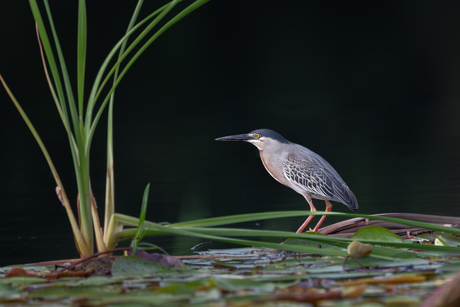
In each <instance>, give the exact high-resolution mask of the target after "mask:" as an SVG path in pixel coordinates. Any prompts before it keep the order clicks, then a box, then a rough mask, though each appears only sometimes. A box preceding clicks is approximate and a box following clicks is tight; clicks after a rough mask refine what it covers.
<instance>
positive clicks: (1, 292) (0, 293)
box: [0, 284, 25, 299]
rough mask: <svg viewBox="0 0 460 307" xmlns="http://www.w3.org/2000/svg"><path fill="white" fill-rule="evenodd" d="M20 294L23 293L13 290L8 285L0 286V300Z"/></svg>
mask: <svg viewBox="0 0 460 307" xmlns="http://www.w3.org/2000/svg"><path fill="white" fill-rule="evenodd" d="M21 293H25V292H22V291H21V290H19V289H17V288H14V287H12V286H10V285H4V284H0V299H7V298H11V297H12V296H16V295H18V294H21Z"/></svg>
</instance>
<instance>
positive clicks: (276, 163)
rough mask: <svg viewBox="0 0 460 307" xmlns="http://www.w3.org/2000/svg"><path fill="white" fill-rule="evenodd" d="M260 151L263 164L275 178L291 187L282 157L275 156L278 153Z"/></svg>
mask: <svg viewBox="0 0 460 307" xmlns="http://www.w3.org/2000/svg"><path fill="white" fill-rule="evenodd" d="M259 153H260V159H261V160H262V164H263V165H264V167H265V169H266V170H267V172H268V173H269V174H270V175H271V176H272V177H273V178H275V180H276V181H278V182H279V183H281V184H284V185H285V186H288V187H289V186H290V185H289V181H288V180H287V179H286V177H285V176H284V173H283V163H282V161H281V159H279V158H277V157H275V156H276V155H271V154H269V153H267V152H266V151H263V150H261V151H260V152H259Z"/></svg>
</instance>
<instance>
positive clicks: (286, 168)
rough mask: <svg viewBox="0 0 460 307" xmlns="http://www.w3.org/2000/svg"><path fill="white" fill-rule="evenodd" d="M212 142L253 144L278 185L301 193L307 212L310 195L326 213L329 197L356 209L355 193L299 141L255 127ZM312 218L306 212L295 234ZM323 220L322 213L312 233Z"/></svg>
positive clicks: (311, 206)
mask: <svg viewBox="0 0 460 307" xmlns="http://www.w3.org/2000/svg"><path fill="white" fill-rule="evenodd" d="M216 141H244V142H249V143H251V144H253V145H254V146H256V147H257V148H258V149H259V153H260V158H261V160H262V163H263V165H264V166H265V169H266V170H267V172H268V173H269V174H270V175H272V177H273V178H275V179H276V180H277V181H278V182H280V183H281V184H284V185H285V186H288V187H290V188H291V189H293V190H294V191H296V192H297V193H299V194H302V195H303V197H305V199H306V200H307V202H308V204H309V205H310V211H316V208H315V206H313V201H312V198H316V199H322V200H324V201H325V202H326V210H325V211H326V212H330V211H331V210H332V205H331V203H330V202H329V201H330V200H332V201H336V202H339V203H342V204H344V205H346V206H347V207H348V208H350V210H352V211H356V210H358V201H357V200H356V197H355V195H354V194H353V192H351V190H350V188H349V187H348V186H347V184H346V183H345V181H343V179H342V177H340V175H339V173H337V171H336V170H335V169H334V168H333V167H332V166H331V165H330V164H329V163H328V162H327V161H326V160H324V159H323V158H322V157H320V156H319V155H318V154H316V153H314V152H313V151H311V150H309V149H307V148H305V147H303V146H301V145H299V144H295V143H291V142H289V141H288V140H286V139H285V138H284V137H282V136H281V135H280V134H279V133H277V132H275V131H273V130H270V129H258V130H254V131H252V132H250V133H247V134H238V135H230V136H224V137H221V138H217V139H216ZM313 217H314V215H310V216H309V217H308V218H307V220H306V221H305V222H304V223H303V224H302V225H301V226H300V228H299V229H298V230H297V233H301V232H302V231H303V230H304V229H305V227H307V225H308V223H310V221H311V220H312V219H313ZM325 219H326V215H323V216H322V217H321V219H320V220H319V222H318V224H317V225H316V227H315V228H314V229H313V231H314V232H315V233H316V232H317V231H318V229H319V227H320V226H321V224H322V223H323V222H324V220H325ZM310 230H311V229H310Z"/></svg>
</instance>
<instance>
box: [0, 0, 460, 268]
mask: <svg viewBox="0 0 460 307" xmlns="http://www.w3.org/2000/svg"><path fill="white" fill-rule="evenodd" d="M92 5H96V4H88V12H89V13H88V14H89V16H88V17H89V20H90V22H89V24H88V28H89V29H88V31H89V33H90V36H89V39H88V40H89V51H88V52H89V55H88V61H89V64H88V72H87V73H88V76H93V75H94V73H95V71H96V69H97V67H98V65H99V64H98V63H100V61H101V60H102V57H103V56H104V54H106V53H107V52H108V51H109V47H110V46H112V45H113V44H114V43H115V42H116V40H117V38H118V37H119V36H120V35H121V33H123V31H124V27H125V24H127V22H128V19H129V16H128V14H127V12H126V10H127V9H126V5H125V3H124V2H123V4H122V3H121V2H120V3H118V4H117V3H116V2H115V4H114V5H113V7H111V8H105V9H108V10H111V11H109V12H108V13H104V12H103V8H101V7H96V6H92ZM157 5H158V3H149V4H146V6H150V8H147V9H146V10H150V11H152V10H153V7H156V6H157ZM237 5H238V3H232V2H225V1H211V2H210V3H208V4H206V5H205V6H204V7H202V8H201V9H199V10H198V11H196V12H195V13H193V15H191V16H189V17H188V18H187V19H185V20H183V21H181V22H180V23H178V24H177V25H175V27H174V28H172V29H170V30H168V31H167V32H166V33H165V34H164V36H162V37H161V38H160V39H159V40H158V41H157V42H156V45H155V44H154V45H152V47H151V49H150V50H149V52H148V53H146V54H144V56H143V57H142V58H141V61H140V62H139V64H137V65H135V66H134V67H133V68H132V71H131V72H130V73H128V74H127V76H126V79H125V80H123V82H122V83H121V87H120V88H119V90H118V91H117V98H116V110H115V126H116V127H115V163H116V166H115V170H116V189H117V190H116V209H117V212H120V213H124V214H128V215H133V216H137V215H138V214H139V210H140V204H141V198H142V193H143V190H144V188H145V186H146V184H147V183H148V182H150V183H151V193H150V205H149V209H148V217H147V218H148V219H149V220H152V221H157V222H162V221H168V222H178V221H186V220H192V219H199V218H206V217H215V216H222V215H229V214H242V213H253V212H262V211H275V210H299V209H305V210H307V209H308V205H307V203H306V202H305V200H304V199H303V197H302V196H300V195H298V194H297V193H295V192H293V191H292V190H290V189H288V188H286V187H284V186H282V185H280V184H279V183H277V182H276V181H275V180H273V179H272V178H271V177H270V175H269V174H268V173H266V171H265V170H264V168H263V166H262V163H261V162H260V159H259V158H258V154H257V150H256V149H255V147H253V146H252V145H250V144H244V143H221V142H215V141H214V139H215V138H216V137H220V136H224V135H229V134H237V133H244V132H249V131H251V130H254V129H257V128H271V129H274V130H276V131H278V132H279V133H281V134H282V135H283V136H284V137H286V138H287V139H288V140H290V141H292V142H295V143H299V144H302V145H304V146H306V147H308V148H310V149H311V150H313V151H315V152H317V153H318V154H320V155H321V156H323V157H324V158H325V159H327V160H328V161H329V162H330V163H331V164H332V165H333V166H334V167H335V168H336V170H337V171H338V172H339V173H340V174H341V176H342V177H343V178H344V179H345V181H346V182H347V184H348V185H349V186H350V188H351V189H352V190H353V192H354V193H355V195H356V196H357V198H358V202H359V204H360V211H359V212H362V213H366V214H373V213H380V212H412V213H424V214H437V215H453V216H459V215H460V212H459V209H458V202H459V200H460V189H459V186H460V178H459V177H460V176H459V171H460V159H459V157H460V146H459V137H460V121H459V120H458V117H459V114H460V105H459V97H460V95H459V90H458V89H459V88H460V87H459V86H458V82H459V81H458V80H460V78H459V72H460V69H459V64H460V61H458V55H459V54H460V44H459V42H460V40H459V38H458V35H457V33H458V30H460V21H459V20H458V18H457V17H456V16H458V13H460V10H459V5H458V4H454V3H450V4H443V6H441V5H438V4H432V3H430V4H429V5H428V2H426V3H425V2H413V3H412V2H404V3H400V2H389V3H366V4H362V5H356V4H354V5H353V4H349V3H347V4H345V3H342V2H327V3H310V2H304V1H301V2H300V1H299V2H295V1H294V2H293V3H292V5H289V6H287V7H284V6H283V7H280V5H279V2H278V1H276V2H275V1H273V2H271V1H251V2H250V3H245V6H244V7H237ZM51 6H52V8H54V10H53V12H56V13H55V15H56V20H55V22H56V24H57V25H58V29H62V30H60V31H61V32H59V33H60V35H61V36H62V38H61V39H62V41H61V43H62V45H63V49H64V51H65V52H68V54H69V55H68V58H69V59H70V60H68V61H70V62H69V63H73V62H72V61H73V58H72V56H74V50H75V39H74V36H73V35H74V34H75V27H74V22H75V18H74V19H72V18H70V17H69V14H70V16H73V15H71V13H70V12H73V11H71V8H68V7H67V8H66V7H64V6H63V5H62V4H60V3H58V2H57V3H53V2H51ZM61 6H62V7H61ZM182 7H183V6H182ZM129 9H130V10H131V9H132V8H129ZM111 14H112V15H111ZM0 15H1V16H0V17H1V18H0V23H1V24H0V29H2V30H0V41H2V44H1V45H0V73H2V75H3V76H4V77H5V79H6V81H7V82H8V84H9V85H10V87H11V89H12V90H13V92H14V93H15V94H16V96H17V98H18V100H19V101H20V102H21V103H22V104H23V107H24V109H25V110H26V112H27V113H28V114H29V116H30V117H31V119H32V121H33V123H34V124H35V125H36V127H37V130H38V131H39V133H40V134H41V135H42V137H43V140H44V142H45V144H46V145H47V146H48V148H49V151H50V154H51V156H52V158H53V159H54V160H55V164H56V167H57V169H58V171H59V174H60V176H61V178H62V180H63V182H64V184H65V186H66V187H67V193H68V194H69V197H71V199H72V201H73V202H75V199H76V190H75V178H74V175H73V173H72V172H73V167H72V165H71V158H70V153H69V145H68V144H67V140H66V135H65V133H64V131H63V129H62V124H61V123H60V121H59V116H58V114H57V112H56V110H55V107H54V104H53V102H52V100H51V97H50V95H49V93H48V88H47V84H46V82H45V79H44V76H43V72H42V67H41V63H40V59H39V55H38V51H37V47H36V39H35V37H34V32H33V20H32V17H31V14H30V13H29V9H28V7H27V5H26V3H13V2H11V3H9V4H7V7H4V8H2V9H0ZM97 16H111V17H112V19H110V18H109V17H107V19H104V18H102V17H100V18H98V17H97ZM114 20H116V22H114ZM99 21H100V22H99ZM11 28H15V29H16V30H15V32H14V33H13V32H10V31H7V30H6V29H11ZM92 33H94V34H92ZM69 70H70V71H71V73H72V77H73V76H74V74H73V73H74V67H73V65H72V66H71V65H70V64H69ZM89 86H90V85H89V84H88V86H87V87H88V88H89ZM0 102H1V115H2V120H1V121H0V125H1V127H0V144H1V145H0V146H1V147H0V148H1V150H0V199H1V200H0V202H1V203H0V265H6V264H11V263H24V262H31V261H43V260H50V259H61V258H73V257H77V253H76V250H75V248H74V243H73V238H72V234H71V229H70V225H69V222H68V219H67V216H66V214H65V211H64V209H63V207H62V206H61V205H60V203H59V201H58V200H57V198H56V197H55V194H54V188H55V184H54V181H53V178H52V176H51V174H50V171H49V168H48V166H47V164H46V162H45V159H44V158H43V156H42V154H41V152H40V150H39V148H38V146H37V145H36V143H35V141H34V139H33V137H32V136H31V134H30V132H29V131H28V130H27V127H26V125H25V124H24V123H23V122H22V119H21V118H20V116H19V115H18V114H17V111H16V110H15V109H14V106H13V105H12V103H11V102H10V101H9V99H8V97H7V95H5V93H4V92H3V91H0ZM104 135H105V122H104V120H102V122H101V124H100V126H99V128H98V131H97V133H96V136H95V140H94V143H93V146H92V183H93V190H94V192H95V195H96V198H97V200H98V202H99V204H100V207H101V209H102V207H103V197H104V189H105V181H104V180H105V179H104V176H105V138H104ZM315 204H316V206H317V208H318V209H319V210H323V209H324V204H323V202H321V201H315ZM333 210H335V211H341V212H349V211H348V209H347V208H346V207H345V206H343V205H341V204H334V207H333ZM101 213H102V211H101ZM304 218H305V217H298V218H291V219H275V220H267V221H260V222H254V223H246V224H244V225H241V226H242V227H245V228H260V229H280V230H288V231H295V230H296V229H297V227H298V226H299V224H300V223H301V222H303V220H304ZM334 221H336V219H334V218H328V219H327V220H326V223H332V222H334ZM152 242H154V243H156V244H158V245H160V246H162V247H165V248H166V249H167V250H168V251H169V252H171V253H173V254H187V253H191V252H192V251H191V250H190V248H191V247H192V246H194V245H195V244H196V243H198V242H200V240H194V239H189V238H172V237H168V238H162V239H155V240H152ZM223 246H224V245H222V244H219V243H213V245H211V246H206V247H204V248H205V249H207V248H218V247H223Z"/></svg>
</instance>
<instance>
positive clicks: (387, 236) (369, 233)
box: [352, 226, 404, 243]
mask: <svg viewBox="0 0 460 307" xmlns="http://www.w3.org/2000/svg"><path fill="white" fill-rule="evenodd" d="M352 239H354V240H358V241H373V242H394V243H403V242H404V240H403V238H401V237H400V236H398V235H396V234H394V233H393V232H391V231H390V230H388V229H386V228H383V227H379V226H368V227H365V228H363V229H360V230H358V231H357V232H356V233H355V234H354V235H353V237H352Z"/></svg>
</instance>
